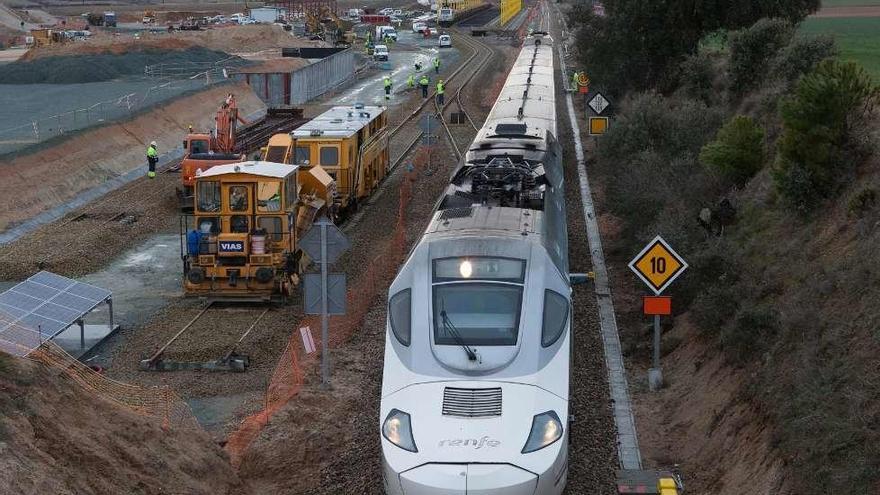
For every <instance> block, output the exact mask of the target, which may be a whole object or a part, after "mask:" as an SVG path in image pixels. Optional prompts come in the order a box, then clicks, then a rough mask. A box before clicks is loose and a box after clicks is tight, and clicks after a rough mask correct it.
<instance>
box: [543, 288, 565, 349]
mask: <svg viewBox="0 0 880 495" xmlns="http://www.w3.org/2000/svg"><path fill="white" fill-rule="evenodd" d="M567 325H568V299H566V298H565V296H563V295H562V294H559V293H556V292H554V291H552V290H550V289H547V290H545V291H544V325H543V329H542V330H541V346H542V347H550V346H551V345H553V344H555V343H556V341H557V340H559V338H560V337H562V333H563V332H564V331H565V327H566V326H567Z"/></svg>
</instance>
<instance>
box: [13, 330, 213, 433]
mask: <svg viewBox="0 0 880 495" xmlns="http://www.w3.org/2000/svg"><path fill="white" fill-rule="evenodd" d="M28 358H30V359H33V360H34V361H39V362H41V363H45V364H47V365H49V366H51V367H53V368H56V369H58V370H60V371H62V372H64V373H65V374H66V375H67V376H69V377H70V378H71V379H73V381H75V382H76V383H78V384H79V385H81V386H82V387H84V388H85V389H86V390H89V391H91V392H94V393H96V394H97V395H100V396H101V397H103V398H105V399H107V400H109V401H110V402H114V403H116V404H118V405H120V406H123V407H126V408H128V409H130V410H132V411H134V412H136V413H139V414H143V415H145V416H151V417H154V418H160V419H161V420H162V425H163V427H165V428H171V427H186V428H198V427H199V424H198V421H196V418H195V416H193V413H192V410H190V408H189V406H188V405H187V403H186V402H184V401H183V399H181V398H180V396H178V395H177V394H176V393H174V392H173V391H172V390H171V388H170V387H168V386H163V387H140V386H137V385H130V384H127V383H122V382H117V381H115V380H112V379H110V378H107V377H106V376H104V375H102V374H101V373H98V372H97V371H95V370H93V369H92V368H90V367H88V366H86V365H85V364H83V363H82V362H80V361H79V360H78V359H76V358H75V357H73V356H71V355H70V354H68V353H67V352H65V351H64V349H62V348H61V347H59V346H58V345H57V344H55V343H54V342H51V341H46V342H44V343H43V344H42V345H40V347H38V348H37V349H35V350H34V351H33V352H31V353H30V354H29V355H28Z"/></svg>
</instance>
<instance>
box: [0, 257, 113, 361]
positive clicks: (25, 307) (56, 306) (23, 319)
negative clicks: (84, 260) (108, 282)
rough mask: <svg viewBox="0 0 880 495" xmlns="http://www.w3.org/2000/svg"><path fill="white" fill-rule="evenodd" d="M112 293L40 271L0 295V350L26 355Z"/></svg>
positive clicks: (16, 354)
mask: <svg viewBox="0 0 880 495" xmlns="http://www.w3.org/2000/svg"><path fill="white" fill-rule="evenodd" d="M110 295H111V292H110V291H109V290H106V289H102V288H100V287H95V286H94V285H89V284H84V283H82V282H77V281H76V280H72V279H69V278H67V277H62V276H60V275H56V274H54V273H50V272H45V271H43V272H40V273H37V274H36V275H34V276H33V277H31V278H29V279H27V280H25V281H24V282H22V283H20V284H18V285H16V286H15V287H12V288H11V289H9V290H7V291H6V292H4V293H2V294H0V350H2V351H5V352H7V353H9V354H12V355H15V356H26V355H28V354H29V353H30V352H31V351H33V350H34V349H36V348H37V347H39V346H40V344H41V343H42V342H44V341H46V340H49V339H51V338H53V337H55V336H56V335H58V334H59V333H61V332H62V331H64V330H65V329H66V328H67V327H69V326H70V325H72V324H74V323H76V322H77V321H78V320H80V319H81V318H82V317H83V316H84V315H85V314H86V313H88V312H89V311H91V310H93V309H95V307H97V306H98V305H99V304H101V303H102V302H104V301H105V300H107V299H108V298H109V297H110Z"/></svg>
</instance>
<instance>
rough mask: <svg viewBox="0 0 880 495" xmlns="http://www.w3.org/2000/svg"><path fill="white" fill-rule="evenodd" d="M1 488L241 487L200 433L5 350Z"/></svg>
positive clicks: (226, 490)
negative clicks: (166, 426) (165, 424)
mask: <svg viewBox="0 0 880 495" xmlns="http://www.w3.org/2000/svg"><path fill="white" fill-rule="evenodd" d="M0 391H2V393H0V486H2V487H3V489H2V491H3V493H16V494H20V495H28V494H45V493H53V494H59V495H61V494H64V495H67V494H70V495H74V494H83V493H90V494H96V495H97V494H108V495H109V494H113V495H115V494H119V493H139V494H160V493H166V494H167V493H187V494H211V495H220V494H230V493H237V492H240V491H241V489H240V486H241V483H240V482H239V480H238V477H237V475H236V474H235V473H234V472H233V470H232V468H231V467H230V466H229V463H228V461H227V459H226V456H225V454H224V453H223V451H222V450H221V449H220V448H219V447H218V446H217V445H216V444H214V443H213V442H212V441H211V440H210V439H209V438H208V436H207V435H206V434H205V433H204V432H201V431H191V430H171V431H165V430H163V429H162V425H161V421H159V420H157V419H152V418H147V417H145V416H141V415H138V414H135V413H133V412H131V411H129V410H128V409H125V408H122V407H120V406H117V405H115V404H113V403H111V402H108V401H105V400H104V399H102V398H100V397H98V396H96V395H93V394H91V393H89V392H87V391H86V390H85V389H83V388H81V387H80V386H79V385H77V384H76V383H74V382H73V381H71V380H70V379H69V378H67V377H66V376H65V375H63V374H61V373H60V372H59V371H57V370H54V369H51V368H48V367H46V366H45V365H42V364H38V363H34V362H31V361H28V360H24V359H18V358H12V357H9V356H8V355H6V354H3V353H0Z"/></svg>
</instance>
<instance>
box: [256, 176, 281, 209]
mask: <svg viewBox="0 0 880 495" xmlns="http://www.w3.org/2000/svg"><path fill="white" fill-rule="evenodd" d="M257 211H281V183H280V182H276V181H272V182H260V183H258V184H257Z"/></svg>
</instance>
